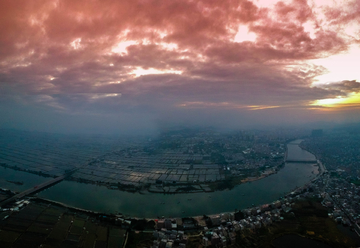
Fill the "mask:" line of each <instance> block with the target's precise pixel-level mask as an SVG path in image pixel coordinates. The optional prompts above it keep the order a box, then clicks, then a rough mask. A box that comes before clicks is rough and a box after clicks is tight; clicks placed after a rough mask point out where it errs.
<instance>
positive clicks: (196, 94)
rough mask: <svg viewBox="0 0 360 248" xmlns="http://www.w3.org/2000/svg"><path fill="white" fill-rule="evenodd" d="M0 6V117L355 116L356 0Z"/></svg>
mask: <svg viewBox="0 0 360 248" xmlns="http://www.w3.org/2000/svg"><path fill="white" fill-rule="evenodd" d="M0 7H1V8H0V15H1V16H2V21H1V22H0V95H1V100H0V102H1V103H0V114H2V115H3V116H5V117H6V118H2V119H3V120H2V121H1V122H0V125H5V126H16V125H18V126H21V125H23V124H24V123H26V121H28V120H31V121H32V123H33V126H36V127H37V126H38V125H40V123H47V120H49V119H52V118H53V119H57V118H59V119H60V120H61V121H54V122H55V123H56V125H59V130H60V129H61V127H60V125H63V127H64V128H65V127H66V128H67V127H70V126H72V124H71V123H73V124H74V125H78V126H79V127H81V125H79V124H78V123H80V121H79V120H82V121H83V122H84V123H98V124H97V127H100V126H101V125H102V123H103V122H102V121H101V120H100V119H101V118H100V117H99V116H106V118H107V119H112V121H113V124H112V127H113V128H117V127H118V123H126V124H124V126H126V125H127V126H131V127H132V126H133V125H134V123H143V125H144V127H145V128H146V127H147V126H156V125H158V123H162V122H168V121H169V119H171V122H174V123H184V122H186V123H190V124H191V123H192V122H194V123H203V121H202V120H203V119H206V120H209V122H211V121H213V122H214V125H218V124H219V123H220V119H221V118H219V116H223V118H225V117H226V118H229V120H228V121H227V122H228V123H230V122H231V123H238V124H239V125H250V126H251V125H252V123H253V122H257V123H260V122H261V123H267V122H266V120H271V121H272V122H273V123H274V124H276V123H277V124H279V125H281V124H282V123H283V120H286V121H287V123H290V122H289V120H294V121H295V120H298V119H299V116H301V118H302V120H304V121H308V122H312V121H314V122H315V121H321V118H325V119H326V120H329V121H331V120H336V121H347V120H348V118H349V116H351V118H349V119H351V120H354V117H353V116H359V115H358V114H357V112H356V111H357V110H358V107H359V106H360V97H359V94H360V73H359V69H358V65H359V64H360V45H359V44H360V43H359V40H360V3H359V1H357V0H346V1H340V0H334V1H324V0H284V1H278V0H239V1H228V0H225V1H183V0H181V1H180V0H173V1H160V2H158V1H154V0H150V1H130V0H129V1H128V0H125V1H114V2H107V1H100V0H95V1H91V2H89V1H85V0H80V1H68V0H58V1H50V2H44V1H38V0H29V1H26V3H24V4H23V5H22V6H21V7H19V6H18V4H17V3H15V2H13V1H8V0H5V1H3V2H2V3H1V4H0ZM114 94H115V95H116V96H115V95H114ZM120 96H121V97H120ZM342 111H343V113H346V115H345V114H341V112H342ZM319 113H322V115H319ZM26 116H27V117H26ZM29 116H37V118H30V117H29ZM60 116H61V117H60ZM74 116H77V118H79V120H75V119H74V118H73V117H74ZM89 116H97V117H98V118H99V119H98V120H96V121H94V120H92V121H89V120H87V119H86V118H88V117H89ZM169 116H171V118H170V117H169ZM83 118H84V119H83ZM94 118H95V117H94ZM104 118H105V117H104ZM358 118H359V120H360V116H359V117H358ZM210 120H211V121H210ZM260 120H263V121H260ZM109 123H110V121H109ZM146 123H147V124H148V125H147V126H146ZM210 124H211V123H210ZM43 125H47V124H43ZM56 125H55V124H54V127H55V126H56ZM94 125H95V124H94ZM109 126H111V125H110V124H109ZM120 126H121V125H120Z"/></svg>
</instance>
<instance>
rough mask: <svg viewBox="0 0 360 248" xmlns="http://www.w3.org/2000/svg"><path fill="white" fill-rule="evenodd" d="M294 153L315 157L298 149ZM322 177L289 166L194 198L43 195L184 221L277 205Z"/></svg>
mask: <svg viewBox="0 0 360 248" xmlns="http://www.w3.org/2000/svg"><path fill="white" fill-rule="evenodd" d="M296 148H297V149H299V150H297V149H296ZM291 151H292V152H297V153H302V154H305V156H306V159H309V158H310V157H311V156H313V155H312V154H310V153H308V152H306V151H304V150H302V149H301V148H299V147H298V146H296V147H292V148H291ZM317 174H318V167H317V166H314V165H313V164H306V163H286V165H285V167H284V168H283V169H281V170H280V171H279V172H278V173H277V174H274V175H271V176H269V177H266V178H264V179H261V180H258V181H254V182H250V183H245V184H241V185H238V186H236V187H235V188H234V189H232V190H227V191H217V192H212V193H192V194H174V195H168V194H167V195H165V194H151V193H147V194H139V193H129V192H122V191H117V190H109V189H107V188H106V187H103V186H96V185H90V184H81V183H77V182H70V181H63V182H61V183H59V184H57V185H55V186H53V187H51V188H50V189H48V190H45V191H42V192H41V193H39V196H40V197H44V198H47V199H51V200H54V201H59V202H63V203H65V204H68V205H72V206H75V207H79V208H84V209H89V210H93V211H101V212H110V213H122V214H125V215H129V216H137V217H148V218H150V217H161V216H165V217H180V216H196V215H203V214H216V213H221V212H229V211H234V210H235V209H243V208H247V207H250V206H251V205H252V204H254V205H259V204H265V203H269V202H272V201H275V200H276V199H278V198H279V197H281V196H283V195H284V194H286V193H288V192H290V191H292V190H293V189H294V188H296V187H299V186H303V185H304V184H306V183H307V182H309V181H310V180H312V179H313V178H314V177H316V175H317Z"/></svg>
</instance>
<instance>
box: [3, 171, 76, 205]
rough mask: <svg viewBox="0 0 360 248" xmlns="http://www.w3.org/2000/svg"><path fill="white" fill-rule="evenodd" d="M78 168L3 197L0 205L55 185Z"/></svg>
mask: <svg viewBox="0 0 360 248" xmlns="http://www.w3.org/2000/svg"><path fill="white" fill-rule="evenodd" d="M77 169H78V168H75V169H73V170H71V171H68V172H66V173H65V174H64V175H62V176H59V177H56V178H54V179H52V180H50V181H46V182H44V183H41V184H38V185H36V186H35V187H32V188H30V189H27V190H25V191H23V192H21V193H19V194H16V195H14V196H12V197H10V198H8V199H5V200H3V201H2V202H0V207H2V206H4V205H6V204H8V203H11V202H14V201H18V200H20V199H22V198H24V197H25V196H28V195H31V194H34V193H36V192H40V191H41V190H43V189H45V188H47V187H50V186H52V185H55V184H57V183H59V182H61V181H62V180H64V179H65V178H66V177H68V176H70V175H71V174H72V173H73V172H75V171H76V170H77Z"/></svg>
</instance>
